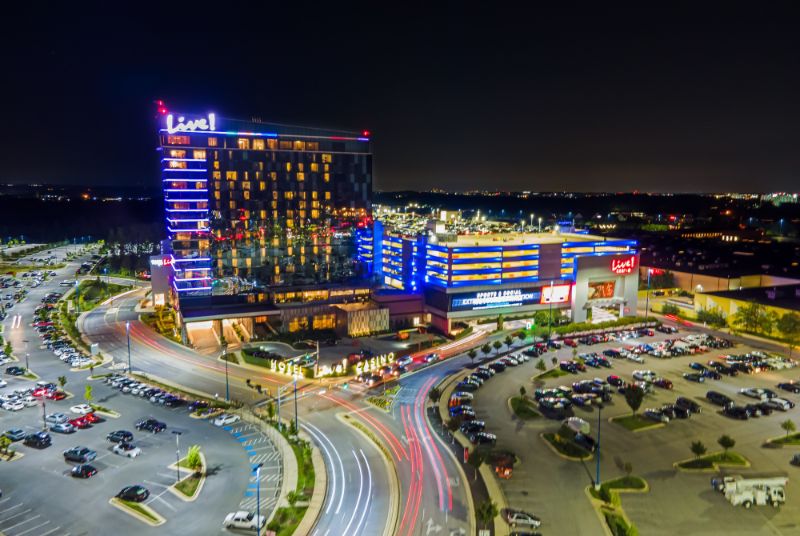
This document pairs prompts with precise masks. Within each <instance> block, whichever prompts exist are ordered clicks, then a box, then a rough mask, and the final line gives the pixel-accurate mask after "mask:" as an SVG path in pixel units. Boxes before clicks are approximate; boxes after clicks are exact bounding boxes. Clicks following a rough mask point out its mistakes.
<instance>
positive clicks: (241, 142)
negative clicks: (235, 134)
mask: <svg viewBox="0 0 800 536" xmlns="http://www.w3.org/2000/svg"><path fill="white" fill-rule="evenodd" d="M236 144H237V145H238V146H239V149H249V148H250V140H248V139H247V138H239V139H237V140H236Z"/></svg>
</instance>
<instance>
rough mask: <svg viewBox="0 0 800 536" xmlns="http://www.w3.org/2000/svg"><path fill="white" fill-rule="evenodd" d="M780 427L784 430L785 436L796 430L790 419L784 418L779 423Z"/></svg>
mask: <svg viewBox="0 0 800 536" xmlns="http://www.w3.org/2000/svg"><path fill="white" fill-rule="evenodd" d="M781 428H783V430H784V431H785V432H786V437H789V434H791V433H792V432H794V431H795V430H797V426H795V424H794V421H793V420H792V419H786V420H785V421H783V422H782V423H781Z"/></svg>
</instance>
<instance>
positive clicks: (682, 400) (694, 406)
mask: <svg viewBox="0 0 800 536" xmlns="http://www.w3.org/2000/svg"><path fill="white" fill-rule="evenodd" d="M675 405H676V406H677V407H679V408H683V409H686V410H689V411H691V412H692V413H700V412H701V411H702V409H703V408H701V407H700V404H698V403H697V402H695V401H694V400H691V399H688V398H686V397H685V396H679V397H678V399H677V400H676V401H675Z"/></svg>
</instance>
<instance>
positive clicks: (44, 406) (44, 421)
mask: <svg viewBox="0 0 800 536" xmlns="http://www.w3.org/2000/svg"><path fill="white" fill-rule="evenodd" d="M46 431H47V401H46V400H45V399H44V397H42V432H46Z"/></svg>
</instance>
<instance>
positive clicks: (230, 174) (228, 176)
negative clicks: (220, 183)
mask: <svg viewBox="0 0 800 536" xmlns="http://www.w3.org/2000/svg"><path fill="white" fill-rule="evenodd" d="M225 178H226V179H228V180H229V181H235V180H236V172H235V171H226V172H225Z"/></svg>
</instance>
